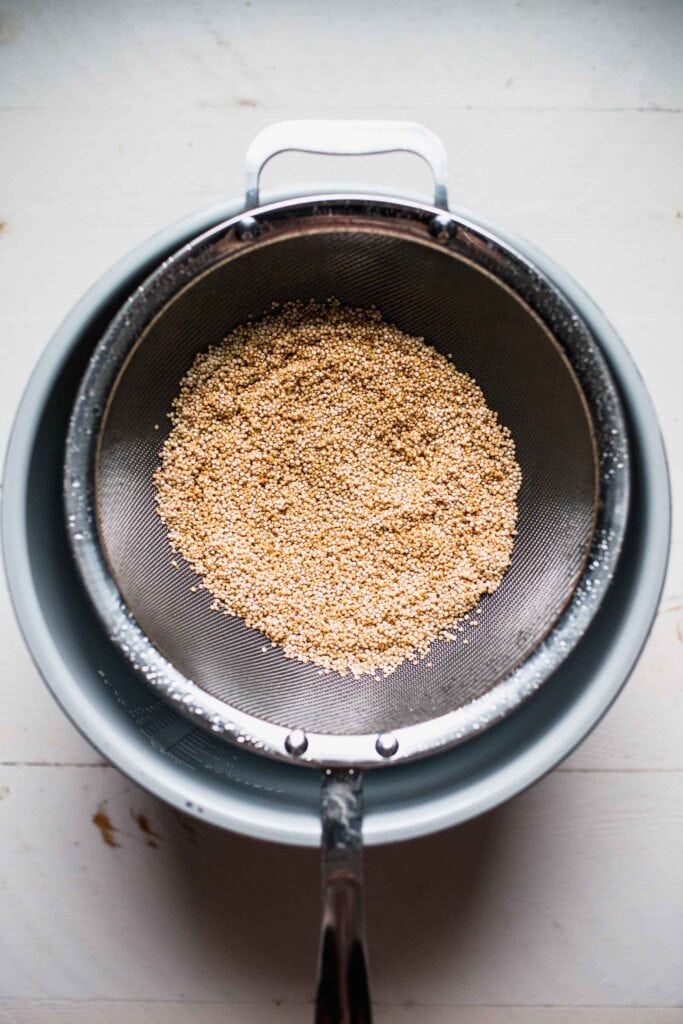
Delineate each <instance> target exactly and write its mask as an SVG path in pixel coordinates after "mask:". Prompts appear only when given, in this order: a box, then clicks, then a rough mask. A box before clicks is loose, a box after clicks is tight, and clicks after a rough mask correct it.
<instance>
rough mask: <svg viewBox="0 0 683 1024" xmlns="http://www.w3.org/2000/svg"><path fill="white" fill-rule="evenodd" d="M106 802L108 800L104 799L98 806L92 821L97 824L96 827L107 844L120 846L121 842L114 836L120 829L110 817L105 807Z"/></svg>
mask: <svg viewBox="0 0 683 1024" xmlns="http://www.w3.org/2000/svg"><path fill="white" fill-rule="evenodd" d="M106 802H107V801H106V800H103V801H102V803H101V804H100V805H99V806H98V808H97V810H96V811H95V813H94V814H93V816H92V823H93V825H95V826H96V828H98V829H99V831H100V835H101V836H102V842H103V843H106V844H107V846H118V847H120V845H121V844H120V843H117V842H116V839H115V838H114V833H115V832H118V829H117V828H114V826H113V825H112V823H111V821H110V819H109V815H108V814H107V812H106V811H105V809H104V808H105V805H106Z"/></svg>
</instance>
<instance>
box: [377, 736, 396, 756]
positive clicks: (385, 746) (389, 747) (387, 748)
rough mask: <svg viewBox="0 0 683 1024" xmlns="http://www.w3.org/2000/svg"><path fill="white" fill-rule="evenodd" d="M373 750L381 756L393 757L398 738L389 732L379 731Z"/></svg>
mask: <svg viewBox="0 0 683 1024" xmlns="http://www.w3.org/2000/svg"><path fill="white" fill-rule="evenodd" d="M375 750H376V751H377V753H378V754H380V755H381V756H382V757H393V756H394V754H395V753H396V751H397V750H398V740H397V739H396V737H395V736H393V735H392V734H391V733H390V732H381V733H380V734H379V736H378V737H377V742H376V743H375Z"/></svg>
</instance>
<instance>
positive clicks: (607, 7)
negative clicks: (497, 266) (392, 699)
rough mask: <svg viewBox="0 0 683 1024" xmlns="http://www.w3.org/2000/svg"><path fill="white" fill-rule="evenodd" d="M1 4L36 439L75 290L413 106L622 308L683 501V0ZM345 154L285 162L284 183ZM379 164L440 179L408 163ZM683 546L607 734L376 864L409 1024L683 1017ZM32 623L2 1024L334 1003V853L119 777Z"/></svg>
mask: <svg viewBox="0 0 683 1024" xmlns="http://www.w3.org/2000/svg"><path fill="white" fill-rule="evenodd" d="M1 10H2V13H0V129H1V131H0V148H1V156H0V184H1V186H2V187H1V188H0V221H1V222H2V228H1V231H0V282H2V284H1V288H2V301H1V302H0V387H1V392H0V395H1V398H2V401H1V402H0V428H1V429H2V432H3V435H4V434H6V432H7V429H8V428H9V425H10V421H11V418H12V415H13V412H14V409H15V407H16V403H17V401H18V398H19V395H20V393H21V390H22V387H23V386H24V384H25V382H26V379H27V377H28V374H29V372H30V370H31V367H32V366H33V364H34V362H35V360H36V359H37V358H38V355H39V354H40V352H41V350H42V348H43V346H44V345H45V343H46V341H47V339H48V337H49V335H50V333H51V332H52V331H53V329H54V328H55V326H56V325H57V323H58V322H59V321H60V319H61V318H62V317H63V316H64V315H65V313H66V312H67V311H68V309H69V308H70V306H71V305H72V304H73V303H74V302H75V301H76V300H77V299H78V298H79V296H80V295H81V294H82V293H83V291H84V290H85V289H86V288H87V286H88V285H89V284H90V283H91V282H92V281H93V280H94V279H95V278H96V277H97V276H98V275H99V274H100V273H102V272H104V271H105V270H106V269H107V268H108V267H109V266H110V265H111V264H112V263H113V262H114V260H115V259H116V258H117V257H119V256H120V255H122V254H123V253H124V252H126V251H127V250H128V249H130V248H131V247H132V246H134V245H135V244H136V243H137V242H139V241H140V240H142V239H144V238H145V237H146V236H147V235H149V234H150V233H152V232H153V231H155V230H157V229H159V228H161V227H163V226H164V225H166V224H167V223H169V222H171V221H173V220H175V219H178V218H179V217H181V216H182V215H184V214H186V213H189V212H191V211H193V210H195V209H197V208H199V207H202V206H207V205H210V204H212V203H214V202H217V201H218V200H220V199H222V198H224V197H225V196H230V195H234V194H238V193H239V192H240V190H241V188H242V166H243V157H244V152H245V148H246V146H247V143H248V142H249V140H250V139H251V137H252V136H253V135H254V134H255V132H256V131H258V130H259V129H260V128H262V127H263V126H265V125H266V124H268V123H270V122H272V121H275V120H279V119H282V118H287V117H296V116H314V117H327V116H329V117H356V116H358V117H392V118H409V119H412V120H417V121H422V122H423V123H425V124H427V125H428V126H429V127H431V128H433V129H434V130H436V131H437V132H438V133H439V134H440V135H441V136H442V138H443V139H444V141H445V143H446V145H447V147H448V151H449V157H450V162H451V192H452V197H453V199H454V200H457V201H458V202H459V203H462V204H464V205H467V206H469V207H471V208H473V209H476V210H479V211H480V212H481V213H482V214H484V215H490V216H492V217H493V218H495V219H498V220H499V221H500V222H501V223H504V224H505V225H507V226H508V227H509V228H511V229H512V230H514V231H517V232H518V233H520V234H522V235H525V236H527V237H528V238H530V239H531V240H532V241H534V242H535V243H536V244H537V245H538V246H540V247H541V248H542V249H545V250H546V251H547V252H548V253H549V254H550V255H551V256H553V257H554V258H555V259H556V260H558V261H559V262H560V263H561V264H563V265H564V266H565V267H566V268H567V269H568V270H569V272H570V273H572V274H573V275H574V276H575V277H576V278H577V279H578V280H579V281H580V282H581V284H583V285H584V287H585V288H586V289H587V290H588V291H589V292H590V293H591V294H592V295H593V296H594V298H595V299H596V300H597V301H598V303H599V304H600V305H601V306H602V307H603V309H604V310H605V311H606V312H607V314H608V315H609V317H610V318H611V319H612V320H613V322H614V323H615V325H616V327H617V328H618V330H619V331H620V332H621V334H622V336H623V338H624V339H625V341H626V343H627V345H628V346H629V348H630V349H631V351H632V352H633V354H634V356H635V358H636V360H637V362H638V365H639V367H640V369H641V371H642V373H643V376H644V377H645V380H646V382H647V385H648V387H649V389H650V391H651V393H652V395H653V398H654V400H655V403H656V406H657V409H658V411H659V415H660V417H661V422H662V424H663V428H664V432H665V435H666V438H667V441H668V448H669V457H670V460H671V468H672V473H673V481H674V488H675V492H677V494H678V498H679V501H680V499H681V497H683V489H682V486H681V485H682V483H683V481H682V479H681V475H682V469H683V466H682V462H681V442H682V441H683V436H682V432H681V385H682V379H681V350H682V348H683V345H682V338H681V333H682V332H681V324H682V323H683V58H682V57H681V51H682V49H683V5H682V4H681V3H680V2H678V3H676V2H675V0H672V2H669V3H664V2H661V3H660V2H655V3H647V4H645V3H641V4H636V3H634V2H624V3H617V2H616V0H609V2H603V3H589V2H583V0H577V2H572V0H566V2H564V3H561V2H546V3H542V2H540V0H538V2H534V0H526V2H521V3H512V2H502V0H501V2H487V3H478V4H474V3H472V4H470V3H466V2H462V3H455V2H454V3H447V2H436V0H422V2H421V3H411V2H407V0H405V2H404V0H393V2H391V3H388V2H376V3H374V4H363V3H361V2H358V0H346V2H345V3H338V4H335V3H330V4H327V5H318V4H315V3H313V2H304V0H298V2H294V0H290V2H285V0H281V2H279V3H278V2H277V0H246V2H242V0H240V2H237V0H235V2H225V0H194V2H192V3H180V2H178V3H175V2H166V3H162V2H160V0H159V2H156V3H154V2H148V3H137V2H135V0H118V2H117V3H113V4H105V3H104V2H102V3H99V2H93V3H87V2H78V0H70V2H67V0H62V2H60V3H48V2H47V0H42V2H41V0H33V2H32V0H10V2H9V3H4V4H3V5H2V8H1ZM346 172H347V168H346V167H342V168H341V169H340V166H339V162H338V161H332V160H330V159H322V158H314V157H308V158H301V157H300V158H298V159H295V158H293V157H292V158H290V157H283V158H281V160H280V161H279V162H274V163H273V165H272V166H271V167H269V169H268V171H267V173H266V185H267V184H268V183H269V182H270V183H271V184H272V183H275V182H276V181H278V182H285V181H292V180H293V179H303V180H306V179H309V180H312V179H318V180H321V179H325V178H327V179H330V178H333V179H338V178H339V177H340V176H343V174H344V173H346ZM351 176H352V177H353V178H354V180H367V181H370V182H376V183H382V182H384V183H395V184H396V186H397V187H399V188H401V187H402V188H411V187H418V188H423V189H424V190H425V191H426V190H427V189H428V186H429V181H428V177H427V173H426V171H425V170H424V168H422V166H421V165H420V164H419V163H418V161H417V160H414V159H413V158H409V157H405V158H395V157H386V158H376V159H374V160H362V161H359V162H358V165H357V166H356V167H354V168H353V171H352V172H351ZM682 534H683V531H682V530H681V517H680V514H679V515H678V522H677V534H676V537H675V546H674V553H673V559H672V566H671V570H670V573H669V579H668V584H667V588H666V594H665V598H664V600H663V603H662V607H661V611H660V614H659V616H658V619H657V623H656V626H655V629H654V632H653V634H652V637H651V639H650V642H649V644H648V646H647V648H646V651H645V653H644V655H643V657H642V660H641V662H640V664H639V666H638V669H637V670H636V672H635V674H634V676H633V678H632V681H631V682H630V684H629V686H628V687H627V689H626V691H625V692H624V694H623V696H622V697H621V698H620V700H619V701H618V703H617V705H616V706H615V707H614V709H613V710H612V711H611V712H610V714H609V715H608V716H607V718H606V720H605V721H604V722H603V723H602V724H601V725H600V726H599V728H598V729H597V730H596V731H595V733H594V734H593V735H592V736H591V737H590V738H589V740H588V741H587V742H586V743H585V744H584V745H583V746H582V747H581V749H580V750H578V751H577V752H576V753H575V754H574V755H573V756H572V757H571V758H569V760H568V761H566V762H565V763H564V764H563V765H562V766H561V767H560V768H559V769H558V770H557V771H555V772H554V773H553V774H552V775H551V776H550V777H548V778H546V779H545V780H544V781H543V782H541V783H539V784H538V785H536V786H535V787H534V788H533V789H532V790H531V791H530V792H528V793H526V794H524V795H523V796H521V797H519V798H518V799H517V800H515V801H513V802H512V803H510V804H509V805H507V806H506V807H503V808H501V809H500V810H498V811H496V812H495V813H493V814H490V815H488V816H487V817H485V818H484V819H481V820H479V821H477V822H474V823H472V824H471V825H469V826H467V827H465V828H461V829H456V830H452V831H450V832H447V833H445V834H441V835H439V836H434V837H431V838H429V839H425V840H420V841H418V842H413V843H409V844H405V845H401V846H396V847H393V848H383V849H377V850H372V851H371V852H370V853H369V854H368V857H367V874H368V886H369V893H370V898H369V906H368V927H369V938H370V955H371V966H372V972H373V982H374V994H375V998H376V1002H377V1020H378V1021H379V1022H380V1024H382V1022H389V1021H391V1022H404V1021H405V1022H406V1024H407V1022H409V1021H410V1022H421V1024H451V1022H453V1024H492V1022H495V1024H568V1022H570V1021H571V1022H572V1024H574V1022H578V1024H664V1022H666V1024H672V1022H673V1021H683V1011H681V1008H680V1007H681V1002H683V1000H682V994H683V963H682V961H683V935H682V915H681V893H682V889H683V885H682V883H683V878H682V875H683V870H682V869H683V828H682V818H683V807H682V803H683V799H682V798H683V786H682V781H683V776H682V774H681V772H682V771H683V744H682V743H681V735H682V734H681V719H682V709H683V700H682V699H681V689H680V679H681V665H682V664H683V646H682V645H683V575H682V570H683V559H681V540H682ZM0 614H1V615H2V638H3V642H2V645H0V678H1V685H0V701H1V705H0V762H1V763H0V800H1V803H0V851H1V852H0V856H1V858H2V861H1V871H0V886H1V888H2V898H1V903H0V906H1V907H2V909H1V910H0V915H1V917H2V921H3V925H2V928H1V929H0V931H1V932H2V937H1V938H0V944H1V946H0V948H1V952H0V997H1V998H2V1001H0V1022H1V1024H10V1022H11V1024H48V1022H49V1024H143V1022H144V1024H180V1022H183V1024H189V1022H193V1024H218V1022H224V1021H229V1022H235V1024H243V1022H244V1024H247V1022H249V1024H252V1022H253V1024H266V1022H267V1024H270V1022H282V1024H294V1022H297V1024H298V1022H300V1021H306V1020H308V1019H309V1018H310V997H311V985H312V978H313V971H314V961H315V954H316V945H317V929H318V906H317V897H316V886H317V880H318V863H317V856H316V854H315V853H314V852H312V851H298V850H294V849H288V848H281V847H278V846H271V845H267V844H261V843H257V842H252V841H249V840H246V839H242V838H238V837H235V836H232V835H229V834H225V833H220V832H218V831H216V830H213V829H211V828H209V827H206V826H203V827H202V826H200V825H197V824H195V823H194V822H192V821H190V820H189V819H184V818H181V817H179V816H178V815H176V813H175V812H174V811H172V810H170V809H169V808H167V807H165V806H164V805H162V804H161V803H159V802H158V801H156V800H155V799H153V798H151V797H150V796H148V795H147V794H146V793H144V792H142V791H141V790H139V789H137V788H136V787H135V786H133V785H131V784H130V783H129V782H128V781H127V780H126V779H124V778H123V777H122V776H121V775H120V774H119V773H118V772H117V771H116V770H114V769H113V768H111V767H108V766H107V765H105V764H103V763H102V761H101V759H100V758H99V756H98V755H97V754H96V753H95V752H94V751H93V750H92V749H91V748H90V747H89V746H88V744H87V743H86V742H85V741H84V740H83V739H81V738H80V737H79V736H78V735H77V733H76V732H75V730H74V729H73V728H72V727H71V725H70V724H69V723H68V722H67V721H66V720H65V718H64V717H63V716H62V714H61V713H60V712H59V710H58V709H57V707H56V706H55V705H54V704H53V702H52V700H51V698H50V697H49V695H48V693H47V691H46V690H45V689H44V687H43V685H42V683H41V681H40V680H39V678H38V676H37V673H36V671H35V669H34V668H33V666H32V665H31V662H30V660H29V657H28V655H27V653H26V651H25V650H24V647H23V645H22V642H21V639H20V637H19V634H18V630H17V628H16V626H15V623H14V620H13V617H12V613H11V610H10V607H9V603H8V600H7V599H6V597H4V596H3V599H2V608H1V610H0ZM98 813H100V814H104V815H106V816H107V817H108V819H109V821H110V822H111V824H112V826H113V828H114V829H115V831H113V832H112V833H110V834H109V838H110V839H111V842H112V844H113V845H109V844H108V843H107V842H106V841H105V840H106V838H107V835H106V833H105V831H103V830H102V829H101V828H98V826H97V825H96V824H95V822H94V820H93V818H94V816H96V815H98ZM98 820H100V819H98Z"/></svg>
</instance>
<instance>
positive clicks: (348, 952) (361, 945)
mask: <svg viewBox="0 0 683 1024" xmlns="http://www.w3.org/2000/svg"><path fill="white" fill-rule="evenodd" d="M321 812H322V814H321V816H322V826H323V831H322V854H323V860H322V867H323V870H322V900H323V923H322V936H321V942H320V964H319V967H318V988H317V992H316V1000H315V1024H371V1020H372V1012H371V1008H370V993H369V990H368V974H367V966H366V958H365V939H364V935H363V838H362V825H363V781H362V776H361V773H360V772H358V771H356V770H355V769H353V768H351V769H349V770H348V771H344V770H340V771H332V770H330V769H328V770H327V771H325V772H324V773H323V777H322V792H321Z"/></svg>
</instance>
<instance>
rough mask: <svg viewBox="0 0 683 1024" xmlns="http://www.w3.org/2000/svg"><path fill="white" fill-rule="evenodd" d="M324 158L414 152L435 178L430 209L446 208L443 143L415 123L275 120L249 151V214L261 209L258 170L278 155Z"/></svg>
mask: <svg viewBox="0 0 683 1024" xmlns="http://www.w3.org/2000/svg"><path fill="white" fill-rule="evenodd" d="M290 150H296V151H297V152H300V153H328V154H331V155H332V156H371V155H373V154H374V153H399V152H401V153H415V154H416V155H417V156H421V157H422V159H423V160H425V161H426V162H427V163H428V164H429V166H430V168H431V170H432V174H433V175H434V205H435V206H438V207H440V208H441V209H444V210H447V209H448V196H447V191H446V180H447V169H448V161H447V158H446V150H445V148H444V145H443V143H442V141H441V139H439V138H438V136H436V135H435V134H434V132H431V131H430V130H429V128H425V127H424V126H423V125H421V124H415V123H414V122H413V121H308V120H307V121H279V122H278V123H277V124H271V125H270V126H269V127H268V128H264V130H263V131H262V132H259V134H258V135H257V136H256V138H255V139H254V141H253V142H252V143H251V145H250V146H249V149H248V150H247V175H246V185H247V195H246V208H247V209H248V210H250V209H253V207H255V206H258V205H259V180H260V177H261V171H262V170H263V168H264V167H265V165H266V164H267V163H268V161H269V160H271V159H272V158H273V157H274V156H276V155H277V154H278V153H286V152H288V151H290Z"/></svg>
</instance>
